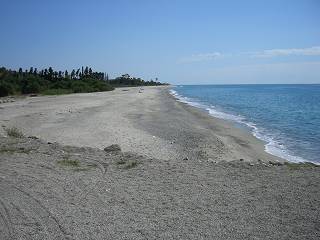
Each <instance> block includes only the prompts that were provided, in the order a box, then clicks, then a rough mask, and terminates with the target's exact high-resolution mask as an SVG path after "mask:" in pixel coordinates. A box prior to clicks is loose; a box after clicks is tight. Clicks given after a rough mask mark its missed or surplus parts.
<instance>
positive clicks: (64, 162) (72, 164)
mask: <svg viewBox="0 0 320 240" xmlns="http://www.w3.org/2000/svg"><path fill="white" fill-rule="evenodd" d="M58 164H60V165H62V166H65V167H80V162H79V161H78V160H71V159H63V160H60V161H58Z"/></svg>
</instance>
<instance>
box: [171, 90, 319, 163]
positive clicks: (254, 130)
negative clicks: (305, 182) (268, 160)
mask: <svg viewBox="0 0 320 240" xmlns="http://www.w3.org/2000/svg"><path fill="white" fill-rule="evenodd" d="M176 87H177V86H173V87H172V89H170V90H169V92H170V94H171V95H172V96H173V97H174V98H175V99H176V100H177V101H179V102H182V103H185V104H188V105H190V106H192V107H195V108H198V109H201V110H202V111H205V112H206V113H207V114H208V115H210V116H211V117H212V118H215V121H216V120H217V119H222V120H224V121H226V122H228V123H231V124H232V125H233V126H234V127H237V126H240V128H243V129H244V130H245V131H248V132H250V134H252V135H253V136H254V137H256V138H257V139H258V140H260V141H262V142H263V143H264V148H265V152H267V153H268V154H271V155H273V156H275V157H277V158H280V159H283V160H284V161H288V162H293V163H303V162H309V163H313V164H317V165H319V163H318V162H315V161H311V160H306V159H304V158H302V157H300V156H297V155H293V154H292V153H290V152H288V150H287V149H284V147H283V144H282V143H280V144H279V143H277V141H275V140H274V138H273V137H271V136H266V133H264V132H262V131H261V130H260V129H259V128H258V127H257V126H256V124H255V123H253V122H250V121H247V120H246V119H245V117H243V116H240V115H234V114H230V113H226V112H225V111H223V109H222V110H221V109H220V110H216V109H215V108H214V107H213V106H209V105H207V104H204V103H199V100H197V99H190V98H187V97H185V96H183V95H180V94H179V93H178V92H177V91H176V90H175V88H176ZM267 135H268V134H267Z"/></svg>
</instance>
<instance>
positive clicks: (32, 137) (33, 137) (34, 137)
mask: <svg viewBox="0 0 320 240" xmlns="http://www.w3.org/2000/svg"><path fill="white" fill-rule="evenodd" d="M28 138H31V139H39V138H38V137H36V136H29V137H28ZM48 144H49V143H48Z"/></svg>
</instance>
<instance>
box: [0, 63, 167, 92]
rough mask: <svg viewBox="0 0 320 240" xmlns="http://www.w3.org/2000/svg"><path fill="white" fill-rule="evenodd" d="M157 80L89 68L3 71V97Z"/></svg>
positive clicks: (146, 83)
mask: <svg viewBox="0 0 320 240" xmlns="http://www.w3.org/2000/svg"><path fill="white" fill-rule="evenodd" d="M161 84H162V83H160V82H157V81H153V80H151V81H144V80H142V79H140V78H133V77H130V76H129V75H128V74H124V75H122V76H120V77H118V78H115V79H109V77H108V74H106V73H103V72H95V71H93V70H92V68H90V67H81V68H78V69H73V70H72V71H71V72H68V71H67V70H65V71H55V70H54V69H53V68H52V67H49V68H45V69H42V70H38V69H37V68H33V67H30V69H26V70H23V69H22V68H19V69H18V70H11V69H6V68H5V67H1V68H0V97H3V96H7V95H16V94H30V93H35V94H38V93H41V94H66V93H81V92H100V91H111V90H113V89H114V87H121V86H150V85H161Z"/></svg>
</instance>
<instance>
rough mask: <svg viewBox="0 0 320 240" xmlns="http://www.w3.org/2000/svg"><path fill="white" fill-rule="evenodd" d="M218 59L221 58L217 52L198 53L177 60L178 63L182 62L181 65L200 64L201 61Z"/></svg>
mask: <svg viewBox="0 0 320 240" xmlns="http://www.w3.org/2000/svg"><path fill="white" fill-rule="evenodd" d="M219 57H222V54H221V53H219V52H213V53H200V54H194V55H191V56H190V57H185V58H182V59H180V60H179V62H182V63H189V62H202V61H209V60H213V59H217V58H219Z"/></svg>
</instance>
